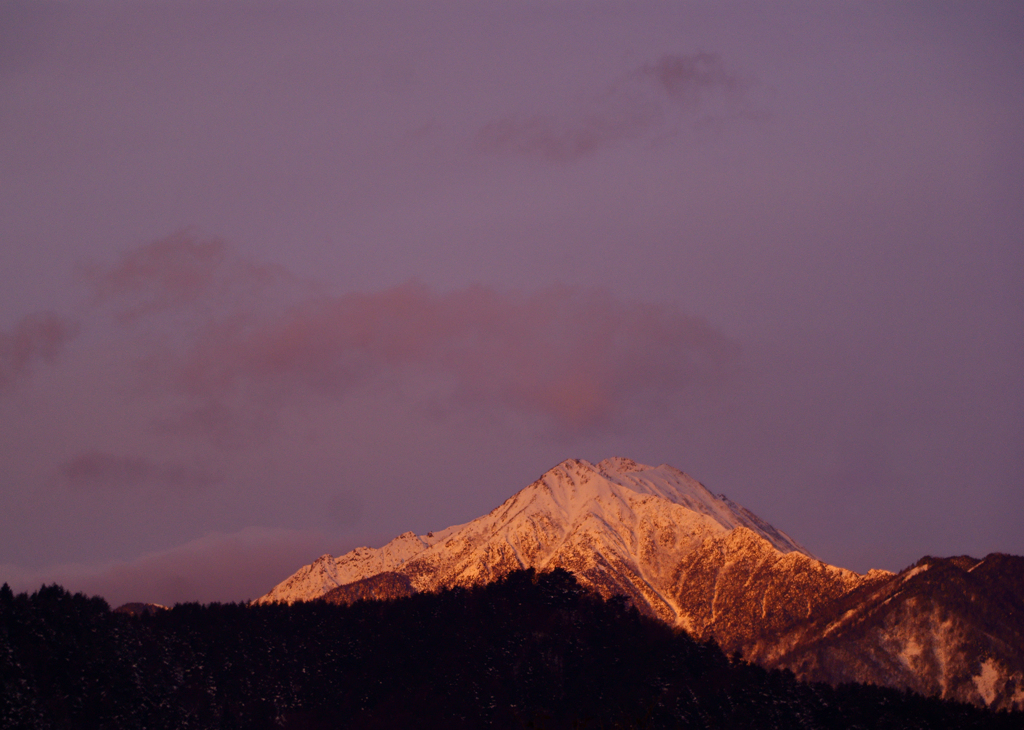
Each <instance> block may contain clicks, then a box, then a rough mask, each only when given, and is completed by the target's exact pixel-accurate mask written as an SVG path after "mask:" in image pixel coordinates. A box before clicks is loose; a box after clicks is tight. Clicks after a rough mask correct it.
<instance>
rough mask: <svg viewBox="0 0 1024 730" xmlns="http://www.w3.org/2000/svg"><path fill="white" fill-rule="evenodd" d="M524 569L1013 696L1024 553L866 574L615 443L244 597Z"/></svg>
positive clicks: (824, 662)
mask: <svg viewBox="0 0 1024 730" xmlns="http://www.w3.org/2000/svg"><path fill="white" fill-rule="evenodd" d="M521 568H535V569H537V570H552V569H555V568H564V569H566V570H569V571H571V572H573V573H574V574H575V575H576V577H577V579H578V580H579V582H580V583H581V584H583V585H584V586H589V587H592V588H594V589H596V590H597V591H598V592H599V593H600V594H601V595H602V596H604V597H606V598H607V597H610V596H613V595H619V596H625V597H626V598H627V599H629V601H630V602H631V603H632V604H633V605H634V606H636V607H637V608H638V609H639V610H641V611H642V612H644V613H647V614H649V615H652V616H655V617H657V618H659V619H661V620H662V621H665V622H666V623H669V624H671V625H674V626H677V627H679V628H682V629H684V630H686V631H687V632H688V633H690V634H691V635H693V636H694V637H696V638H698V639H702V640H704V639H714V640H715V641H716V642H717V643H718V644H719V645H720V646H721V647H722V648H723V649H725V650H726V651H727V652H729V653H738V654H741V655H742V656H744V657H745V658H747V659H749V660H751V661H754V662H757V663H759V664H762V665H764V666H766V667H770V668H787V669H791V670H792V671H794V672H795V673H796V674H797V676H798V677H801V678H803V679H808V680H815V681H826V682H830V683H832V684H839V683H842V682H851V681H854V682H862V683H870V684H878V685H887V686H892V687H899V688H906V689H911V690H914V691H917V692H920V693H922V694H926V695H934V696H939V697H942V698H944V699H955V700H959V701H964V702H972V703H975V704H982V705H988V706H990V707H993V708H996V709H1001V708H1007V709H1024V558H1020V557H1015V556H1008V555H997V554H994V555H989V556H988V557H986V558H985V559H984V560H978V559H975V558H968V557H959V558H947V559H937V558H924V559H922V560H921V561H919V562H918V563H917V564H916V565H915V566H913V567H911V568H908V569H907V570H904V571H902V572H900V573H899V574H893V573H890V572H888V571H882V570H872V571H869V572H868V573H867V574H863V575H862V574H858V573H855V572H853V571H850V570H845V569H843V568H837V567H835V566H832V565H828V564H826V563H823V562H821V561H820V560H817V559H816V558H815V557H814V556H812V555H811V554H810V553H809V552H808V551H807V550H806V549H804V548H803V547H802V546H801V545H800V544H799V543H797V542H796V541H795V540H794V539H793V538H791V537H790V536H789V535H787V534H785V533H784V532H782V531H780V530H778V529H776V528H774V527H772V526H771V525H770V524H768V523H767V522H765V521H764V520H762V519H760V518H759V517H757V516H756V515H755V514H753V513H752V512H750V511H749V510H747V509H745V508H743V507H741V506H740V505H738V504H736V503H735V502H732V501H731V500H729V499H728V498H726V497H725V496H724V495H718V496H715V495H713V494H712V493H711V492H709V491H708V490H707V489H706V488H705V487H704V486H703V485H702V484H700V483H699V482H697V481H696V480H694V479H693V478H691V477H689V476H688V475H686V474H684V473H683V472H681V471H679V470H678V469H675V468H674V467H670V466H666V465H662V466H659V467H649V466H644V465H642V464H637V463H636V462H633V461H631V460H629V459H623V458H614V459H606V460H604V461H601V462H599V463H597V464H591V463H589V462H586V461H582V460H569V461H565V462H563V463H561V464H559V465H558V466H556V467H554V468H553V469H551V470H550V471H548V472H547V473H545V474H544V475H543V476H541V478H540V479H538V480H537V481H536V482H534V483H533V484H531V485H529V486H528V487H526V488H525V489H523V490H522V491H520V492H518V493H517V494H515V495H513V496H512V497H510V498H509V499H508V500H506V501H505V502H504V503H503V504H502V505H500V506H499V507H497V508H496V509H494V510H492V511H491V512H490V513H488V514H486V515H484V516H482V517H479V518H477V519H475V520H473V521H471V522H468V523H466V524H464V525H455V526H453V527H449V528H447V529H445V530H441V531H438V532H428V533H427V534H426V535H415V534H413V533H411V532H407V533H404V534H402V535H399V536H398V537H396V538H395V539H394V540H392V541H391V542H389V543H388V544H387V545H384V546H383V547H381V548H378V549H373V548H365V547H364V548H357V549H356V550H353V551H352V552H350V553H347V554H345V555H342V556H340V557H337V558H335V557H333V556H331V555H323V556H321V557H320V558H318V559H317V560H316V561H314V562H313V563H312V564H310V565H307V566H304V567H303V568H301V569H299V570H298V571H297V572H296V573H295V574H294V575H292V576H291V577H289V578H288V579H287V580H285V581H284V582H282V583H281V584H279V585H277V586H276V587H274V588H273V589H272V590H271V591H270V592H269V593H267V594H266V595H265V596H262V597H261V598H259V599H257V601H256V603H277V602H283V603H294V602H296V601H309V600H313V599H324V600H327V601H331V602H335V603H350V602H353V601H356V600H360V599H385V598H395V597H399V596H404V595H410V594H412V593H419V592H424V591H429V592H434V591H438V590H442V589H445V588H452V587H455V586H471V585H480V584H485V583H489V582H491V581H494V580H496V579H498V578H501V577H502V576H504V575H507V574H508V573H510V572H512V571H514V570H519V569H521Z"/></svg>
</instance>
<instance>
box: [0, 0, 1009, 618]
mask: <svg viewBox="0 0 1024 730" xmlns="http://www.w3.org/2000/svg"><path fill="white" fill-rule="evenodd" d="M1021 38H1024V5H1021V4H1020V3H1018V2H1008V3H997V2H988V3H973V4H968V3H961V4H944V3H908V4H897V3H885V4H882V3H870V4H867V3H864V4H862V3H835V4H831V3H808V4H785V5H780V4H774V3H773V4H767V3H752V4H737V3H717V2H716V3H710V2H706V3H676V2H673V3H645V2H641V3H636V2H622V3H600V2H531V3H515V2H508V3H479V2H473V3H465V4H457V3H445V4H440V3H432V2H407V3H395V4H388V3H382V2H374V3H365V4H363V3H360V4H355V3H351V4H350V3H323V4H314V3H283V2H282V3H267V4H258V3H255V2H246V3H241V2H211V3H205V2H204V3H198V2H187V3H186V2H181V3H177V2H175V3H172V2H155V3H137V4H128V3H112V2H104V3H80V4H79V3H71V2H66V3H35V2H5V3H3V4H0V100H2V101H0V241H2V247H0V580H5V581H7V582H9V583H11V585H12V587H14V588H15V589H17V590H32V589H34V588H36V587H38V585H39V584H40V583H41V582H43V581H48V582H49V581H55V580H56V581H60V582H63V583H64V584H65V585H66V586H67V587H69V588H71V589H74V590H85V591H87V592H98V593H101V594H103V595H104V596H106V597H107V598H108V599H109V600H110V601H111V602H112V603H115V604H116V603H120V602H123V601H127V600H153V601H159V602H162V603H172V602H174V601H184V600H202V601H210V600H240V599H244V598H251V597H255V596H257V595H259V594H261V593H263V592H265V591H266V590H268V589H269V588H270V587H271V586H272V585H274V584H275V583H276V582H278V581H279V580H281V579H283V578H284V577H285V576H286V575H288V574H289V573H291V572H292V571H293V570H294V569H296V568H298V567H299V566H300V565H302V564H304V563H308V562H310V561H311V560H313V559H315V558H316V557H317V556H319V555H320V554H322V553H324V552H331V553H333V554H340V553H342V552H344V551H346V550H348V549H350V548H352V547H355V546H356V545H359V544H371V545H379V544H381V543H382V542H383V541H385V540H387V539H388V538H390V537H393V536H394V535H396V534H398V533H400V532H403V531H405V530H414V531H416V532H421V533H422V532H426V531H428V530H434V529H439V528H443V527H446V526H448V525H451V524H456V523H461V522H465V521H467V520H469V519H471V518H474V517H476V516H479V515H480V514H483V513H485V512H487V511H489V510H490V509H491V508H493V507H495V506H496V505H498V504H499V503H500V502H501V501H502V500H504V499H505V498H506V497H508V496H509V495H510V494H512V493H513V492H515V491H517V490H519V489H520V488H522V487H524V486H526V485H527V484H528V483H529V482H531V481H532V480H533V479H535V478H536V477H537V476H538V475H539V474H540V473H542V472H543V471H545V470H546V469H548V468H550V467H551V466H553V465H555V464H556V463H558V462H559V461H562V460H563V459H566V458H570V457H578V458H585V459H588V460H591V461H597V460H600V459H602V458H605V457H608V456H615V455H621V456H628V457H631V458H633V459H636V460H637V461H641V462H645V463H650V464H661V463H668V464H672V465H674V466H677V467H679V468H681V469H683V470H684V471H686V472H688V473H690V474H691V475H693V476H694V477H695V478H697V479H699V480H700V481H702V482H703V483H704V484H705V485H707V487H708V488H709V489H711V490H712V491H713V492H724V493H726V494H728V495H729V496H730V497H731V498H732V499H734V500H736V501H737V502H739V503H740V504H743V505H744V506H746V507H748V508H750V509H751V510H753V511H754V512H756V513H757V514H759V515H760V516H762V517H763V518H765V519H767V520H768V521H770V522H771V523H772V524H774V525H775V526H776V527H778V528H780V529H783V530H785V531H787V532H788V533H789V534H791V535H792V536H794V537H795V538H796V539H797V540H798V541H800V542H802V543H803V544H805V545H806V546H807V547H808V548H809V549H810V550H811V551H812V552H813V553H815V554H816V555H817V556H818V557H820V558H822V559H823V560H826V561H828V562H830V563H833V564H837V565H841V566H844V567H849V568H853V569H856V570H860V571H864V570H867V569H868V568H871V567H881V568H887V569H899V568H902V567H904V566H906V565H907V564H909V563H911V562H913V561H914V560H916V559H917V558H919V557H921V556H923V555H925V554H935V555H953V554H959V553H969V554H973V555H976V556H981V555H984V554H986V553H988V552H991V551H1002V552H1011V553H1016V554H1024V529H1022V528H1021V525H1022V518H1021V516H1022V515H1024V377H1022V376H1024V47H1022V45H1021V43H1020V39H1021Z"/></svg>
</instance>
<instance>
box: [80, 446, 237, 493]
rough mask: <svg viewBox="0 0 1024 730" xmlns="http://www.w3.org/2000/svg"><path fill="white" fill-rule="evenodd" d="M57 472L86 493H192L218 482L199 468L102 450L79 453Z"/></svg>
mask: <svg viewBox="0 0 1024 730" xmlns="http://www.w3.org/2000/svg"><path fill="white" fill-rule="evenodd" d="M60 471H61V475H62V477H63V478H64V479H65V480H66V482H67V484H68V485H69V486H70V487H72V488H74V489H79V490H88V491H96V490H120V489H129V488H139V487H149V486H155V487H162V488H169V489H175V490H192V489H199V488H204V487H208V486H210V485H211V484H214V483H215V482H216V481H217V477H216V475H215V474H212V473H210V472H208V471H205V470H202V469H196V468H194V467H186V466H184V465H181V464H174V463H165V462H157V461H153V460H151V459H147V458H143V457H133V456H124V455H118V454H111V453H107V452H103V451H90V452H87V453H82V454H78V455H76V456H74V457H72V458H71V459H68V460H67V461H65V462H64V463H63V464H62V465H61V470H60Z"/></svg>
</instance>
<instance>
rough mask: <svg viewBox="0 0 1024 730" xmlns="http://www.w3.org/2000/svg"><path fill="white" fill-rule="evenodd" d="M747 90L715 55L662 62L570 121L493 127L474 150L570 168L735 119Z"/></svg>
mask: <svg viewBox="0 0 1024 730" xmlns="http://www.w3.org/2000/svg"><path fill="white" fill-rule="evenodd" d="M750 86H751V82H750V81H749V80H747V79H744V78H741V77H740V76H739V75H737V74H735V73H733V72H731V71H730V70H729V69H728V68H727V67H726V65H725V63H724V62H723V60H722V59H721V57H720V56H718V55H717V54H714V53H694V54H681V55H665V56H661V57H660V58H658V59H657V60H655V61H653V62H649V63H645V64H644V65H642V66H640V67H639V68H635V69H633V70H631V71H630V72H628V73H626V74H625V75H624V76H623V77H621V78H620V79H618V80H617V81H615V82H614V83H612V84H610V85H609V86H608V87H607V88H606V89H605V90H604V91H603V92H601V93H596V94H591V95H590V96H589V97H588V98H587V100H586V102H584V103H583V104H581V105H579V106H578V107H577V108H576V109H574V110H572V111H570V112H569V113H565V114H561V115H558V114H548V113H535V114H526V115H522V114H509V115H507V116H504V117H501V118H498V119H494V120H491V121H490V122H488V123H486V124H485V125H484V126H483V127H482V128H481V129H480V131H479V133H478V135H477V147H478V149H480V150H481V151H484V152H492V153H494V152H505V153H516V154H523V155H527V156H536V157H540V158H543V159H546V160H548V161H551V162H568V161H572V160H575V159H578V158H581V157H585V156H587V155H590V154H593V153H595V152H597V151H599V150H601V149H604V148H607V147H611V146H613V145H616V144H618V143H621V142H625V141H628V140H633V139H638V138H642V137H644V136H649V135H655V134H658V135H661V134H666V133H673V132H675V131H676V130H677V129H678V128H679V127H680V126H681V125H682V124H684V123H698V122H700V121H702V120H705V119H704V118H705V117H712V116H714V117H719V118H725V117H727V116H737V115H738V112H737V111H736V109H737V108H738V106H739V105H740V104H741V103H742V102H743V101H744V96H745V94H746V92H747V90H748V89H749V88H750ZM716 101H723V102H725V105H724V106H723V105H721V104H718V105H715V104H714V102H716ZM705 121H706V120H705Z"/></svg>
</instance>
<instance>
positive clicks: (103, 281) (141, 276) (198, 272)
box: [79, 230, 289, 321]
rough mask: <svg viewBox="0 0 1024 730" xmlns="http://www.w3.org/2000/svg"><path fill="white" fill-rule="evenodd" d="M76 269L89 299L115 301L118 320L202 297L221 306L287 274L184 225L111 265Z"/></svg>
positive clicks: (177, 306)
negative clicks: (88, 288) (203, 237)
mask: <svg viewBox="0 0 1024 730" xmlns="http://www.w3.org/2000/svg"><path fill="white" fill-rule="evenodd" d="M79 270H80V273H81V275H82V276H83V277H84V279H85V280H86V281H87V282H88V283H89V284H90V285H91V287H92V290H93V301H94V303H95V304H99V305H102V304H107V303H109V302H115V303H116V304H117V307H118V318H119V319H120V320H122V321H132V320H135V319H137V318H138V317H141V316H143V315H147V314H152V313H155V312H161V311H164V310H173V309H180V308H183V307H189V306H195V305H196V304H197V303H198V302H199V301H200V300H203V299H211V298H212V299H215V300H218V299H219V300H220V301H219V302H218V303H220V304H222V305H223V304H225V303H230V302H231V301H233V300H234V299H236V298H237V297H238V296H239V295H240V294H241V293H248V294H253V293H258V292H260V291H261V290H263V289H265V288H267V287H269V286H271V285H273V284H274V283H275V282H278V281H280V280H282V279H287V278H289V276H288V274H287V273H286V272H285V271H284V270H283V269H282V268H281V267H279V266H273V265H269V264H261V263H256V262H253V261H250V260H247V259H243V258H241V257H239V256H237V255H236V254H235V253H234V252H233V250H232V249H231V248H230V247H229V246H228V245H227V244H226V243H225V242H224V241H222V240H220V239H213V240H205V241H204V240H200V239H199V238H198V236H197V235H196V234H195V232H193V231H190V230H186V231H181V232H178V233H175V234H172V235H170V236H168V237H166V238H162V239H159V240H157V241H153V242H152V243H149V244H146V245H144V246H140V247H137V248H134V249H131V250H130V251H127V252H126V253H124V254H122V255H121V257H120V258H119V260H118V261H117V263H116V264H115V265H113V266H105V265H102V264H99V263H97V262H90V263H87V264H83V265H82V266H80V267H79Z"/></svg>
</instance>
